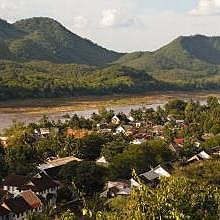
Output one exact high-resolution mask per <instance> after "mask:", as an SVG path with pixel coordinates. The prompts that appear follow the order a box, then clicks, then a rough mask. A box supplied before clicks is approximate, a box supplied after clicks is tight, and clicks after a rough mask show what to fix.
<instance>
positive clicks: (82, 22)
mask: <svg viewBox="0 0 220 220" xmlns="http://www.w3.org/2000/svg"><path fill="white" fill-rule="evenodd" d="M87 25H88V20H87V18H85V17H83V16H77V17H74V18H73V28H77V29H83V28H85V27H86V26H87Z"/></svg>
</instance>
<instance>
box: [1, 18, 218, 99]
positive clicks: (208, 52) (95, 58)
mask: <svg viewBox="0 0 220 220" xmlns="http://www.w3.org/2000/svg"><path fill="white" fill-rule="evenodd" d="M195 89H196V90H200V89H210V90H213V89H214V90H218V89H220V37H206V36H202V35H195V36H190V37H179V38H177V39H175V40H174V41H173V42H171V43H170V44H168V45H166V46H164V47H162V48H160V49H158V50H156V51H154V52H134V53H128V54H122V53H117V52H114V51H110V50H107V49H105V48H102V47H100V46H98V45H97V44H94V43H92V42H91V41H89V40H87V39H83V38H81V37H80V36H78V35H76V34H74V33H72V32H70V31H69V30H67V29H66V28H65V27H64V26H62V25H61V24H60V23H58V22H57V21H55V20H53V19H51V18H44V17H37V18H30V19H24V20H21V21H18V22H15V23H14V24H9V23H7V22H6V21H4V20H1V19H0V99H9V98H32V97H62V96H72V95H92V94H95V95H103V94H112V93H123V92H126V93H127V92H130V93H138V92H146V91H151V90H195Z"/></svg>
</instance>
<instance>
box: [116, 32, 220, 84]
mask: <svg viewBox="0 0 220 220" xmlns="http://www.w3.org/2000/svg"><path fill="white" fill-rule="evenodd" d="M117 63H120V64H122V65H125V66H129V67H132V68H135V69H139V70H145V71H148V72H149V73H151V75H152V76H154V77H155V78H157V79H160V80H164V81H169V82H174V83H178V81H179V82H180V81H181V82H188V81H191V80H197V79H200V80H201V79H203V80H206V79H208V78H209V79H211V78H213V80H216V78H219V76H220V75H219V74H220V66H219V64H220V37H205V36H200V35H196V36H191V37H179V38H177V39H176V40H174V41H173V42H171V43H170V44H168V45H166V46H164V47H162V48H161V49H159V50H157V51H154V52H136V53H132V54H126V55H124V56H122V57H121V58H120V59H119V60H118V61H117Z"/></svg>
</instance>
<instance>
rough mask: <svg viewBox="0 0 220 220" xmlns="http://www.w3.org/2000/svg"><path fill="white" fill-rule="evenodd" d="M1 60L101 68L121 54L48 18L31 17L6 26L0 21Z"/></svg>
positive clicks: (5, 23)
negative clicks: (83, 65) (46, 62)
mask: <svg viewBox="0 0 220 220" xmlns="http://www.w3.org/2000/svg"><path fill="white" fill-rule="evenodd" d="M0 51H3V54H2V55H1V59H11V60H14V61H22V62H24V61H30V60H46V61H51V62H56V63H78V64H88V65H97V66H103V65H105V64H108V63H111V62H113V61H115V60H117V59H118V58H119V57H120V56H121V55H122V54H120V53H116V52H113V51H109V50H107V49H105V48H102V47H100V46H98V45H97V44H94V43H92V42H91V41H89V40H87V39H83V38H81V37H79V36H78V35H76V34H73V33H72V32H70V31H69V30H67V29H66V28H65V27H64V26H62V25H61V24H60V23H58V22H57V21H55V20H53V19H51V18H44V17H38V18H30V19H24V20H21V21H18V22H16V23H14V24H8V23H7V22H6V21H3V20H1V21H0Z"/></svg>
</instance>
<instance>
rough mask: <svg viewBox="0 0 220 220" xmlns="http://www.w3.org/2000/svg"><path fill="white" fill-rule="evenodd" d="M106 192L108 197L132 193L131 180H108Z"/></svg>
mask: <svg viewBox="0 0 220 220" xmlns="http://www.w3.org/2000/svg"><path fill="white" fill-rule="evenodd" d="M105 192H106V195H107V197H115V196H118V195H124V196H127V195H130V193H131V182H130V180H118V181H108V183H107V190H106V191H105Z"/></svg>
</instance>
